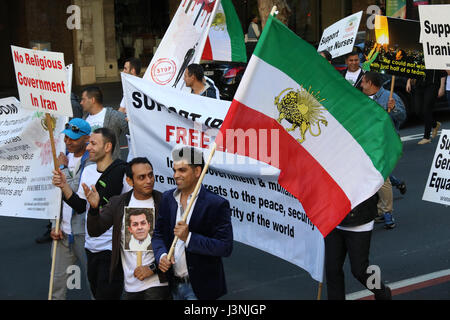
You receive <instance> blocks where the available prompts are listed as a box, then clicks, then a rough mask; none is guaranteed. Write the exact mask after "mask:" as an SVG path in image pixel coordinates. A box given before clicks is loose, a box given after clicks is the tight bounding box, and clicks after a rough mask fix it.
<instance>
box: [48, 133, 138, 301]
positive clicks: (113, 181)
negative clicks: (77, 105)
mask: <svg viewBox="0 0 450 320" xmlns="http://www.w3.org/2000/svg"><path fill="white" fill-rule="evenodd" d="M115 142H116V141H115V136H114V132H112V130H109V129H107V128H99V129H96V130H94V132H93V133H92V134H91V136H90V139H89V145H88V146H87V148H86V149H87V150H88V151H89V159H90V160H91V161H92V162H95V165H90V166H87V167H86V168H85V170H84V172H83V175H82V177H81V181H80V186H79V188H78V191H77V192H75V191H74V190H72V189H71V188H70V186H69V185H68V184H67V180H66V178H65V176H64V175H63V174H62V172H61V170H58V171H53V184H54V185H55V186H57V187H59V188H61V190H62V192H63V196H64V201H65V202H66V203H67V204H68V205H69V206H70V207H72V208H73V209H74V210H75V212H77V213H83V212H85V211H86V210H87V209H88V208H89V203H88V202H87V201H86V199H87V197H86V196H85V188H89V187H88V186H91V188H92V189H94V190H96V192H97V194H98V195H99V197H100V199H101V200H99V205H100V206H104V205H106V204H107V203H108V202H109V200H110V198H111V197H113V196H114V195H119V194H121V193H124V192H127V191H128V190H129V189H130V188H129V186H128V184H127V183H124V181H125V178H124V175H125V170H126V163H125V162H124V161H122V160H120V159H116V160H114V161H113V159H112V154H113V152H114V145H115ZM87 224H89V221H88V222H87ZM87 229H89V225H87ZM86 233H87V232H86ZM85 249H86V255H87V263H88V267H87V273H88V280H89V284H90V287H91V291H92V294H93V296H94V298H95V299H97V300H118V299H120V297H121V295H122V290H123V274H122V272H119V271H117V272H115V273H110V270H109V266H110V264H111V250H112V230H105V232H103V233H102V234H101V235H99V237H96V238H93V237H90V236H89V235H88V234H86V239H85Z"/></svg>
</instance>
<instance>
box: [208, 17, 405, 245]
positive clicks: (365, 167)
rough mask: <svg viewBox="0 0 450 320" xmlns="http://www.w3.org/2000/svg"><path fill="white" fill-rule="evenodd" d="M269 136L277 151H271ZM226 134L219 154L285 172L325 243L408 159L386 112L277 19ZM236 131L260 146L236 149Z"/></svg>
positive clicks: (283, 179) (286, 183) (282, 180)
mask: <svg viewBox="0 0 450 320" xmlns="http://www.w3.org/2000/svg"><path fill="white" fill-rule="evenodd" d="M267 130H270V131H271V132H275V131H276V132H277V135H278V136H279V139H278V143H276V142H275V143H274V142H271V143H265V142H267V141H266V140H268V139H267V136H268V134H267V132H268V131H267ZM220 131H221V133H222V138H223V140H222V141H220V139H217V140H218V142H217V145H218V150H220V149H221V150H225V151H226V152H229V153H234V154H239V155H243V156H246V157H251V158H255V159H257V160H259V161H262V162H266V163H268V164H269V165H271V166H273V167H275V168H277V169H278V170H279V176H278V183H279V184H280V185H281V186H282V187H283V188H284V189H286V190H287V191H288V192H290V193H291V194H292V195H293V196H295V197H296V198H297V199H298V200H299V201H300V202H301V204H302V206H303V208H304V209H305V212H306V214H307V215H308V217H309V219H310V220H311V221H312V222H313V223H314V225H315V226H316V227H317V228H318V229H319V230H320V232H321V233H322V235H323V236H324V237H325V236H326V235H327V234H328V233H329V232H330V231H331V230H333V229H334V228H335V227H336V226H337V225H338V224H339V223H340V222H341V221H342V220H343V218H344V217H345V216H346V215H347V214H348V213H349V212H350V210H351V209H353V208H354V207H356V206H357V205H358V204H360V203H361V202H363V201H365V200H366V199H368V198H369V197H371V196H372V195H373V194H375V193H376V192H377V191H378V189H379V188H380V187H381V186H382V185H383V182H384V181H385V179H386V178H387V177H388V176H389V174H390V173H391V172H392V170H393V168H394V167H395V165H396V164H397V161H398V159H399V158H400V156H401V153H402V145H401V141H400V138H399V136H398V135H397V133H396V132H395V129H394V127H393V124H392V121H391V119H390V117H389V115H388V114H387V113H386V111H384V109H383V108H382V107H380V106H379V105H378V104H377V103H376V102H374V101H372V100H371V99H370V98H368V97H367V96H366V95H364V94H363V93H362V92H360V91H359V90H357V89H355V88H353V87H352V86H351V85H350V84H349V83H348V82H347V81H346V80H345V79H344V78H343V77H342V76H341V75H340V74H339V73H338V72H337V71H336V70H335V69H334V68H333V66H332V65H331V64H329V63H328V62H327V61H326V60H325V59H324V58H322V57H321V56H320V55H318V54H317V52H316V51H315V49H314V48H313V47H312V46H311V45H309V44H308V43H306V42H305V41H303V40H302V39H300V38H299V37H298V36H296V35H295V34H294V33H293V32H291V31H290V30H289V29H288V28H287V27H286V26H284V25H283V24H282V23H281V22H279V21H278V20H277V19H276V18H273V17H272V16H270V17H269V19H268V22H267V24H266V26H265V28H264V32H263V33H262V35H261V38H260V40H259V42H258V45H257V47H256V49H255V51H254V54H253V56H252V58H251V60H250V62H249V65H248V67H247V70H246V72H245V74H244V77H243V79H242V81H241V83H240V86H239V88H238V90H237V92H236V95H235V97H234V100H233V102H232V104H231V107H230V109H229V111H228V114H227V116H226V118H225V121H224V123H223V125H222V127H221V130H220ZM236 131H238V132H245V133H248V132H257V133H258V143H254V144H251V143H246V146H245V148H242V147H241V148H239V146H238V147H237V148H234V147H233V146H234V145H235V141H230V140H236V139H239V138H236V134H235V132H236ZM277 135H275V136H277ZM230 137H231V139H230ZM236 145H237V144H236ZM255 148H256V149H258V150H256V151H255V150H254V149H255ZM262 148H263V149H265V151H262V150H261V149H262ZM267 150H269V152H270V153H271V157H267V156H266V154H267ZM261 151H262V152H261ZM261 155H263V156H261Z"/></svg>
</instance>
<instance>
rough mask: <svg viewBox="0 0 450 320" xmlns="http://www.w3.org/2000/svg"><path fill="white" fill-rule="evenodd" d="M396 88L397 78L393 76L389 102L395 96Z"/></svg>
mask: <svg viewBox="0 0 450 320" xmlns="http://www.w3.org/2000/svg"><path fill="white" fill-rule="evenodd" d="M394 86H395V76H392V80H391V92H390V94H389V100H391V99H392V96H393V95H394ZM388 112H391V110H389V108H388Z"/></svg>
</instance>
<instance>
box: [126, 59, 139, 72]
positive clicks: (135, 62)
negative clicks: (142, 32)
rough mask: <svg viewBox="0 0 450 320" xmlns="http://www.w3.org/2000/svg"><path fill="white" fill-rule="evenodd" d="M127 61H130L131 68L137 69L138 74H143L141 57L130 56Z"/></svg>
mask: <svg viewBox="0 0 450 320" xmlns="http://www.w3.org/2000/svg"><path fill="white" fill-rule="evenodd" d="M125 62H129V63H130V68H131V69H134V70H135V71H136V75H140V74H141V68H142V62H141V59H139V58H134V57H133V58H128V59H127V60H126V61H125Z"/></svg>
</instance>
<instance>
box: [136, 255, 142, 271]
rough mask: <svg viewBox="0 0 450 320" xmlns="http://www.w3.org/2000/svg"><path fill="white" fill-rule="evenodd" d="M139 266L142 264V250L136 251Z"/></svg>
mask: <svg viewBox="0 0 450 320" xmlns="http://www.w3.org/2000/svg"><path fill="white" fill-rule="evenodd" d="M136 259H137V261H136V262H137V266H138V267H140V266H142V251H138V252H136Z"/></svg>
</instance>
